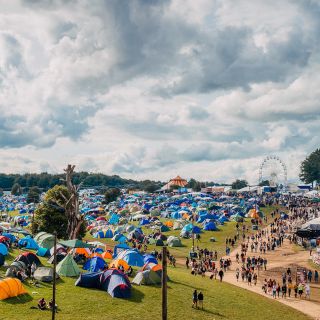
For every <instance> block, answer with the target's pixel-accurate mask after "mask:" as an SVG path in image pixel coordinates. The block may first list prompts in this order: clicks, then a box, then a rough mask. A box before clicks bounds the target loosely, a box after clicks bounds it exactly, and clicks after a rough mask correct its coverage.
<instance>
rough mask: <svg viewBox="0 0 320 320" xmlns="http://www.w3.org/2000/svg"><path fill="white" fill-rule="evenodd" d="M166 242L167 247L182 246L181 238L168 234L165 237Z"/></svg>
mask: <svg viewBox="0 0 320 320" xmlns="http://www.w3.org/2000/svg"><path fill="white" fill-rule="evenodd" d="M167 244H168V246H169V247H182V243H181V240H180V239H179V238H178V237H174V236H170V237H169V238H168V239H167Z"/></svg>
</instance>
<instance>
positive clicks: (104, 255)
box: [101, 251, 112, 259]
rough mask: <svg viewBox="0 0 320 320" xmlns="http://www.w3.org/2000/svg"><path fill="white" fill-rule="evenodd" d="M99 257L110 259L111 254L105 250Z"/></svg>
mask: <svg viewBox="0 0 320 320" xmlns="http://www.w3.org/2000/svg"><path fill="white" fill-rule="evenodd" d="M101 257H102V258H103V259H112V254H111V253H110V252H108V251H106V252H104V253H102V254H101Z"/></svg>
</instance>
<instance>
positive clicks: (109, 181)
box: [0, 172, 163, 192]
mask: <svg viewBox="0 0 320 320" xmlns="http://www.w3.org/2000/svg"><path fill="white" fill-rule="evenodd" d="M64 178H65V175H64V174H50V173H46V172H43V173H40V174H37V173H25V174H5V173H0V188H1V189H3V190H11V189H12V187H13V186H14V185H19V186H20V187H21V188H22V189H24V190H28V189H29V188H31V187H38V188H40V189H42V190H44V191H46V190H48V189H50V188H52V187H54V186H55V185H62V184H64V183H65V182H64ZM73 183H74V184H80V183H81V184H82V187H83V188H92V187H99V188H104V187H105V188H109V187H116V188H128V189H139V190H146V191H149V192H152V191H155V190H157V189H159V188H160V187H161V186H162V185H163V183H162V182H160V181H151V180H144V181H136V180H132V179H123V178H121V177H119V176H117V175H112V176H108V175H105V174H101V173H88V172H77V173H75V174H74V178H73Z"/></svg>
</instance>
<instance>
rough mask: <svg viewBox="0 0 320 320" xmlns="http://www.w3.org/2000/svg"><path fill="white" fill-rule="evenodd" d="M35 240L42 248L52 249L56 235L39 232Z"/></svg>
mask: <svg viewBox="0 0 320 320" xmlns="http://www.w3.org/2000/svg"><path fill="white" fill-rule="evenodd" d="M34 240H35V241H36V242H37V243H38V245H39V246H40V247H42V248H47V249H51V248H52V247H53V246H54V235H53V234H50V233H46V232H39V233H38V234H36V235H35V237H34Z"/></svg>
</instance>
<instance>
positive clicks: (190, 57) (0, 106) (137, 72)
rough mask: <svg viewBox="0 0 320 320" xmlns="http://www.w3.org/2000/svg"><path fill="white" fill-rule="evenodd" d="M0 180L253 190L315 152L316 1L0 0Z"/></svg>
mask: <svg viewBox="0 0 320 320" xmlns="http://www.w3.org/2000/svg"><path fill="white" fill-rule="evenodd" d="M0 8H1V10H0V120H1V121H0V133H1V134H0V146H1V149H0V171H1V172H42V171H48V172H61V171H62V169H63V167H64V166H65V165H66V164H67V163H74V164H76V165H77V169H78V170H87V171H90V172H103V173H106V174H119V175H121V176H123V177H131V178H136V179H141V178H151V179H161V180H168V179H169V178H171V177H172V176H175V175H176V174H180V175H181V176H183V177H185V178H190V177H195V178H197V179H201V180H210V181H225V182H231V181H233V180H234V179H235V178H246V179H248V180H249V181H250V182H251V183H255V182H256V181H257V178H258V168H259V164H260V162H261V161H262V160H263V158H264V157H265V156H267V155H270V154H275V155H278V156H280V157H281V158H282V159H283V161H284V162H285V163H286V165H287V167H288V178H289V179H295V178H296V177H297V176H298V172H299V163H300V162H301V160H302V159H304V157H305V156H306V155H307V154H308V153H310V152H311V151H312V150H314V149H315V148H317V147H319V126H320V105H319V101H320V90H319V85H320V48H319V44H320V32H319V30H320V3H319V1H316V0H305V1H303V0H296V1H286V0H281V1H278V0H274V1H273V0H269V1H265V0H255V1H252V0H237V1H234V0H216V1H215V0H197V1H195V0H172V1H169V0H162V1H157V0H140V1H139V0H130V1H126V0H105V1H103V0H87V1H86V0H79V1H71V0H70V1H67V0H60V1H59V0H57V1H53V0H52V1H51V0H38V1H37V0H20V1H16V0H10V1H7V0H0Z"/></svg>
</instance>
